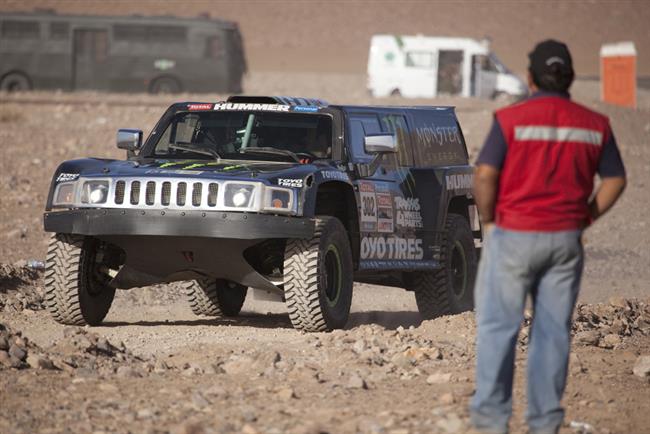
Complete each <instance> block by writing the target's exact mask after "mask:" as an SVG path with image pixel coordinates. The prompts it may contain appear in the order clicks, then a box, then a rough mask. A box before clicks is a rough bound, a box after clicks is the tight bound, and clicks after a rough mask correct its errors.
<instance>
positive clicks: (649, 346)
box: [0, 0, 650, 434]
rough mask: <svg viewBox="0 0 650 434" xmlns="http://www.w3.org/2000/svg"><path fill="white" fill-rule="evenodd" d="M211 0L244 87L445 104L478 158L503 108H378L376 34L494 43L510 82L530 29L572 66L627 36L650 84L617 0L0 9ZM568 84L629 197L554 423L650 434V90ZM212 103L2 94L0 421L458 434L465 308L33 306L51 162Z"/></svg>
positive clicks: (636, 17)
mask: <svg viewBox="0 0 650 434" xmlns="http://www.w3.org/2000/svg"><path fill="white" fill-rule="evenodd" d="M34 8H46V9H54V10H55V11H58V12H59V13H80V14H111V15H113V14H119V15H122V14H149V15H150V14H173V15H183V16H196V15H197V14H199V13H204V12H207V13H209V14H210V15H211V16H212V17H222V18H226V19H231V20H235V21H237V22H239V24H240V28H241V29H242V33H243V35H244V45H245V48H246V52H247V56H248V64H249V71H250V72H249V74H248V76H247V77H246V82H245V91H246V93H248V94H258V95H260V94H261V95H299V96H311V97H319V98H323V99H326V100H329V101H330V102H332V103H351V104H409V105H410V104H426V105H432V104H434V105H453V106H455V107H456V110H457V113H458V116H459V118H460V121H461V125H462V128H463V132H464V135H465V138H466V140H467V142H468V147H469V149H470V154H471V157H472V158H475V157H476V155H477V152H478V150H479V148H480V146H481V143H482V140H483V139H484V137H485V134H486V133H487V131H488V129H489V126H490V122H491V119H492V112H493V110H494V109H496V108H498V107H500V106H502V105H504V104H507V103H508V101H480V100H474V99H460V98H438V99H435V100H403V99H399V98H391V99H383V100H376V99H372V98H370V97H369V96H368V95H367V92H366V89H365V84H366V78H365V75H364V74H363V72H364V69H365V65H366V61H367V52H368V51H367V50H368V41H369V38H370V36H371V35H372V34H374V33H396V34H399V33H402V34H415V33H422V34H426V35H449V36H469V37H474V38H482V37H488V38H490V39H491V41H492V47H493V48H494V49H495V51H496V53H497V54H498V55H499V57H500V58H501V59H502V60H503V61H504V62H505V64H507V65H508V66H509V67H511V68H512V69H513V70H514V71H516V72H518V73H523V72H524V71H525V67H526V53H527V52H528V51H529V50H530V48H531V47H532V46H533V44H534V43H535V42H537V41H539V40H541V39H543V38H547V37H555V38H558V39H562V40H565V41H567V42H568V43H569V46H570V47H571V49H572V50H573V53H574V60H575V65H576V69H577V73H578V75H579V76H581V77H586V76H595V75H597V74H598V73H599V67H598V57H597V56H598V50H599V48H600V45H601V44H602V43H605V42H617V41H621V40H633V41H634V42H635V43H636V46H637V50H638V52H639V60H638V72H639V75H641V76H648V75H650V55H649V54H650V51H649V50H650V35H649V33H648V29H647V23H648V20H649V19H650V8H648V7H647V4H646V2H645V1H643V0H638V1H635V0H630V1H617V2H611V1H594V0H589V1H564V2H560V1H506V0H498V1H482V0H478V1H428V2H427V1H420V0H404V1H400V2H394V1H366V0H357V1H351V0H350V1H342V0H331V1H316V0H304V1H297V0H277V1H268V0H249V1H233V0H219V1H210V0H184V1H176V0H167V1H162V0H141V1H127V0H102V1H99V0H84V1H80V0H0V11H2V12H5V11H31V10H33V9H34ZM572 95H573V97H574V98H575V99H577V100H578V101H580V102H582V103H585V104H587V105H589V106H591V107H593V108H595V109H596V110H599V111H601V112H603V113H605V114H606V115H607V116H609V117H610V119H611V122H612V125H613V128H614V131H615V134H616V137H617V139H618V142H619V146H620V148H621V152H622V154H623V158H624V161H625V163H626V166H627V171H628V176H629V184H628V188H627V191H626V192H625V195H624V197H623V198H622V200H621V201H620V203H619V204H618V205H617V206H616V207H615V208H614V209H613V210H612V211H611V213H609V214H608V215H607V216H605V217H604V218H603V219H602V220H601V221H598V222H597V223H596V224H595V225H594V226H593V227H591V228H589V230H588V231H587V232H586V235H585V245H586V246H585V249H586V252H587V262H586V268H585V273H584V278H583V287H582V293H581V296H580V300H579V303H580V304H579V306H578V308H577V309H576V314H575V323H574V327H573V328H574V340H573V342H574V345H573V352H572V356H571V367H570V378H569V383H568V389H567V393H566V395H565V399H564V405H565V407H566V409H567V414H566V421H565V424H564V426H563V427H562V430H561V432H562V434H569V433H572V434H573V433H575V434H578V433H582V434H587V433H594V434H595V433H600V434H605V433H610V434H615V433H616V434H643V433H650V248H649V247H648V246H649V245H650V222H649V220H648V217H647V216H648V215H650V195H649V194H648V189H649V188H650V91H649V90H643V89H641V90H640V91H639V94H638V108H637V109H627V108H619V107H614V106H609V105H606V104H603V103H601V102H599V84H598V81H595V80H578V81H577V82H576V83H575V84H574V86H573V89H572ZM224 97H225V96H224V95H213V94H207V95H206V94H201V95H188V94H182V95H174V96H152V95H146V94H106V93H97V92H76V93H62V92H39V91H35V92H29V93H24V94H0V147H1V150H2V153H1V154H0V155H1V157H0V433H2V434H4V433H96V434H99V433H151V434H153V433H171V434H203V433H205V434H208V433H219V434H220V433H243V434H284V433H296V434H298V433H303V434H318V433H329V434H338V433H344V434H347V433H363V434H366V433H368V434H419V433H422V434H424V433H459V434H461V433H465V432H467V430H468V429H469V425H468V424H469V419H468V412H467V404H468V401H469V399H470V397H471V395H472V393H473V388H474V383H473V375H474V364H475V351H474V340H475V320H474V314H473V313H472V312H467V313H464V314H462V315H456V316H449V317H441V318H437V319H435V320H432V321H424V322H423V321H422V320H421V318H420V316H419V314H418V312H417V308H416V306H415V301H414V299H413V295H412V293H408V292H405V291H403V290H400V289H392V288H384V287H377V286H370V285H361V284H359V285H356V286H355V289H354V290H355V293H354V299H353V306H352V314H351V318H350V321H349V323H348V325H347V326H346V328H345V329H344V330H340V331H336V332H333V333H317V334H303V333H299V332H296V331H295V330H293V329H292V328H291V324H290V321H289V318H288V316H287V314H286V312H285V309H284V306H283V305H282V304H274V303H269V302H264V301H260V300H255V299H253V298H249V299H247V300H246V303H245V305H244V309H243V312H242V315H241V316H240V317H239V318H238V319H235V320H221V319H219V320H217V319H213V318H208V317H196V316H194V315H193V314H192V312H191V310H190V309H189V306H188V305H187V303H186V301H185V300H184V297H183V294H182V291H181V287H180V285H177V284H172V285H162V286H155V287H148V288H139V289H134V290H131V291H119V292H118V294H117V295H116V299H115V301H114V303H113V307H112V309H111V311H110V312H109V314H108V316H107V318H106V321H105V323H104V324H102V326H100V327H93V328H80V327H64V326H61V325H59V324H57V323H55V322H54V321H53V320H52V319H51V317H50V316H49V314H48V313H47V311H46V310H45V306H44V299H43V275H42V271H40V270H39V269H38V267H36V269H34V268H33V267H32V266H31V265H33V262H32V261H43V260H44V259H45V252H46V247H47V242H48V234H46V233H44V232H43V229H42V212H43V207H44V204H45V199H46V195H47V190H48V186H49V183H50V177H51V174H52V173H53V171H54V170H55V168H56V166H57V165H58V164H59V163H60V162H61V161H63V160H67V159H73V158H79V157H85V156H95V157H107V158H122V157H123V151H120V150H118V149H116V147H115V132H116V130H117V129H118V128H140V129H143V130H144V131H145V134H146V133H147V132H148V131H150V130H151V128H152V127H153V125H154V123H155V122H156V120H157V119H158V118H159V116H160V115H161V114H162V112H163V111H164V110H165V108H166V107H167V106H168V104H170V103H171V102H172V101H179V100H192V101H202V100H204V101H217V100H220V99H222V98H224ZM529 325H530V317H528V319H527V320H526V322H525V323H524V324H523V325H522V330H521V335H520V338H519V350H518V355H517V361H516V363H517V377H516V382H515V403H514V417H513V420H512V423H511V432H512V433H515V434H520V433H525V432H526V427H525V424H524V412H525V403H526V398H525V378H524V374H525V372H526V355H527V337H528V329H529Z"/></svg>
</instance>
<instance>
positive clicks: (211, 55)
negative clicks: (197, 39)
mask: <svg viewBox="0 0 650 434" xmlns="http://www.w3.org/2000/svg"><path fill="white" fill-rule="evenodd" d="M222 54H223V45H222V44H221V38H220V37H219V36H208V37H207V38H206V39H205V57H206V58H207V59H218V58H219V57H221V55H222Z"/></svg>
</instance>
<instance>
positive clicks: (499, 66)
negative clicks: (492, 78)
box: [488, 53, 510, 74]
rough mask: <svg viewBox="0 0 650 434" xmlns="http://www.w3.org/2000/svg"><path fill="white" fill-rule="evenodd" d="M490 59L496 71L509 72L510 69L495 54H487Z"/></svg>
mask: <svg viewBox="0 0 650 434" xmlns="http://www.w3.org/2000/svg"><path fill="white" fill-rule="evenodd" d="M488 57H489V58H490V60H491V61H492V64H494V66H495V67H496V70H497V72H500V73H502V74H510V70H509V69H508V68H507V67H506V65H504V64H503V62H501V60H499V58H498V57H497V55H496V54H494V53H490V54H489V56H488Z"/></svg>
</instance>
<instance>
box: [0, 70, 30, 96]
mask: <svg viewBox="0 0 650 434" xmlns="http://www.w3.org/2000/svg"><path fill="white" fill-rule="evenodd" d="M31 88H32V84H31V83H30V82H29V79H28V78H27V77H26V76H25V75H23V74H20V73H18V72H11V73H9V74H7V75H5V76H4V77H2V80H1V81H0V90H3V91H5V92H24V91H27V90H31Z"/></svg>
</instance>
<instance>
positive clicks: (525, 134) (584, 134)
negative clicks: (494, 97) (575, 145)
mask: <svg viewBox="0 0 650 434" xmlns="http://www.w3.org/2000/svg"><path fill="white" fill-rule="evenodd" d="M515 140H519V141H529V140H543V141H553V142H579V143H587V144H589V145H596V146H601V145H602V144H603V133H601V132H600V131H596V130H589V129H586V128H575V127H552V126H547V125H518V126H515Z"/></svg>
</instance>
